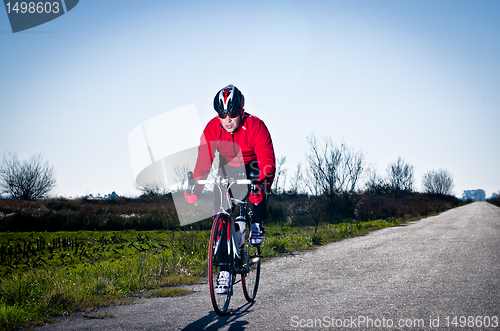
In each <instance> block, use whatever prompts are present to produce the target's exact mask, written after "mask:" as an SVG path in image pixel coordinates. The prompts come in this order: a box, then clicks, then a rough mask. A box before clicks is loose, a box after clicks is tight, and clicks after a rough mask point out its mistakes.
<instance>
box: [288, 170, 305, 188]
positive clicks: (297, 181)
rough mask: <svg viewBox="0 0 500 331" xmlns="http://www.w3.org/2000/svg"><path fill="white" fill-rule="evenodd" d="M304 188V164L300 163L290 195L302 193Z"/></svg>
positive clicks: (291, 185) (293, 179)
mask: <svg viewBox="0 0 500 331" xmlns="http://www.w3.org/2000/svg"><path fill="white" fill-rule="evenodd" d="M302 188H303V177H302V164H301V163H300V162H299V164H297V170H296V171H295V176H294V177H293V178H292V182H291V184H290V191H289V193H290V194H299V193H301V192H302Z"/></svg>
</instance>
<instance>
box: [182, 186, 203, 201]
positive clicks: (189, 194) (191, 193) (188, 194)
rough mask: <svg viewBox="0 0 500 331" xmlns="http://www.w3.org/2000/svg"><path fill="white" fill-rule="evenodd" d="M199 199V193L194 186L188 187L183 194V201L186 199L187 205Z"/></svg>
mask: <svg viewBox="0 0 500 331" xmlns="http://www.w3.org/2000/svg"><path fill="white" fill-rule="evenodd" d="M200 197H201V191H200V189H199V188H198V186H196V185H194V186H191V187H188V189H187V190H186V191H185V192H184V199H186V202H187V203H189V204H193V203H197V202H198V199H199V198H200Z"/></svg>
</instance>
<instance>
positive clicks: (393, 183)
mask: <svg viewBox="0 0 500 331" xmlns="http://www.w3.org/2000/svg"><path fill="white" fill-rule="evenodd" d="M307 142H308V150H307V152H306V154H305V160H303V161H301V162H299V164H298V165H297V169H296V171H295V173H294V175H293V177H292V178H293V179H292V180H291V182H290V183H287V182H286V177H287V172H288V171H287V169H285V164H286V156H283V157H281V158H278V160H277V162H276V165H277V169H276V178H275V181H274V183H273V192H274V193H276V194H283V193H287V194H311V195H316V196H318V195H324V196H327V197H329V198H331V199H333V198H334V197H336V196H338V195H348V194H352V193H355V192H358V193H366V194H371V195H388V194H396V195H397V194H404V193H412V192H415V173H414V167H413V165H411V164H409V163H408V162H407V161H405V160H404V159H403V158H402V157H401V156H399V157H398V158H397V160H396V161H394V162H392V163H391V164H389V165H388V166H387V169H386V175H385V176H382V175H380V174H379V173H378V172H377V170H375V169H373V168H369V167H368V166H367V164H366V158H365V155H364V154H363V153H362V152H360V151H355V150H354V149H352V148H350V147H348V146H347V145H346V144H345V143H344V142H342V143H340V144H336V143H334V141H333V140H332V139H331V138H330V137H325V138H323V139H321V140H319V139H317V138H316V137H315V136H314V135H311V136H309V137H307ZM422 186H423V189H424V193H429V194H437V195H452V194H453V187H454V181H453V175H452V174H451V173H450V172H449V171H448V170H446V169H438V170H436V169H433V170H429V171H427V172H426V173H425V174H424V176H423V178H422Z"/></svg>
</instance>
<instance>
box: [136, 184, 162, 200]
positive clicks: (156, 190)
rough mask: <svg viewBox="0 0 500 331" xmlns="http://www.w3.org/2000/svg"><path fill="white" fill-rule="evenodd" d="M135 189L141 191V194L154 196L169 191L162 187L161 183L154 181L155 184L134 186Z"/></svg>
mask: <svg viewBox="0 0 500 331" xmlns="http://www.w3.org/2000/svg"><path fill="white" fill-rule="evenodd" d="M136 189H137V190H139V191H141V192H142V195H143V196H148V197H154V196H159V195H165V194H168V193H169V190H168V189H166V188H165V187H163V185H161V184H158V183H155V184H147V185H145V186H139V185H137V186H136Z"/></svg>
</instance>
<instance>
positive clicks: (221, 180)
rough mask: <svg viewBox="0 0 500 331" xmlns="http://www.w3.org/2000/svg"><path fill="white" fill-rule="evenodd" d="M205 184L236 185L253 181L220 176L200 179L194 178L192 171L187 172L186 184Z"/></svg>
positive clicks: (248, 183)
mask: <svg viewBox="0 0 500 331" xmlns="http://www.w3.org/2000/svg"><path fill="white" fill-rule="evenodd" d="M197 184H198V185H206V184H216V185H226V184H231V185H232V184H237V185H250V184H253V181H252V180H250V179H233V178H220V177H219V176H218V177H217V178H215V179H212V180H207V179H201V180H196V179H194V177H193V172H192V171H190V172H188V185H189V186H193V185H197Z"/></svg>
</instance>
